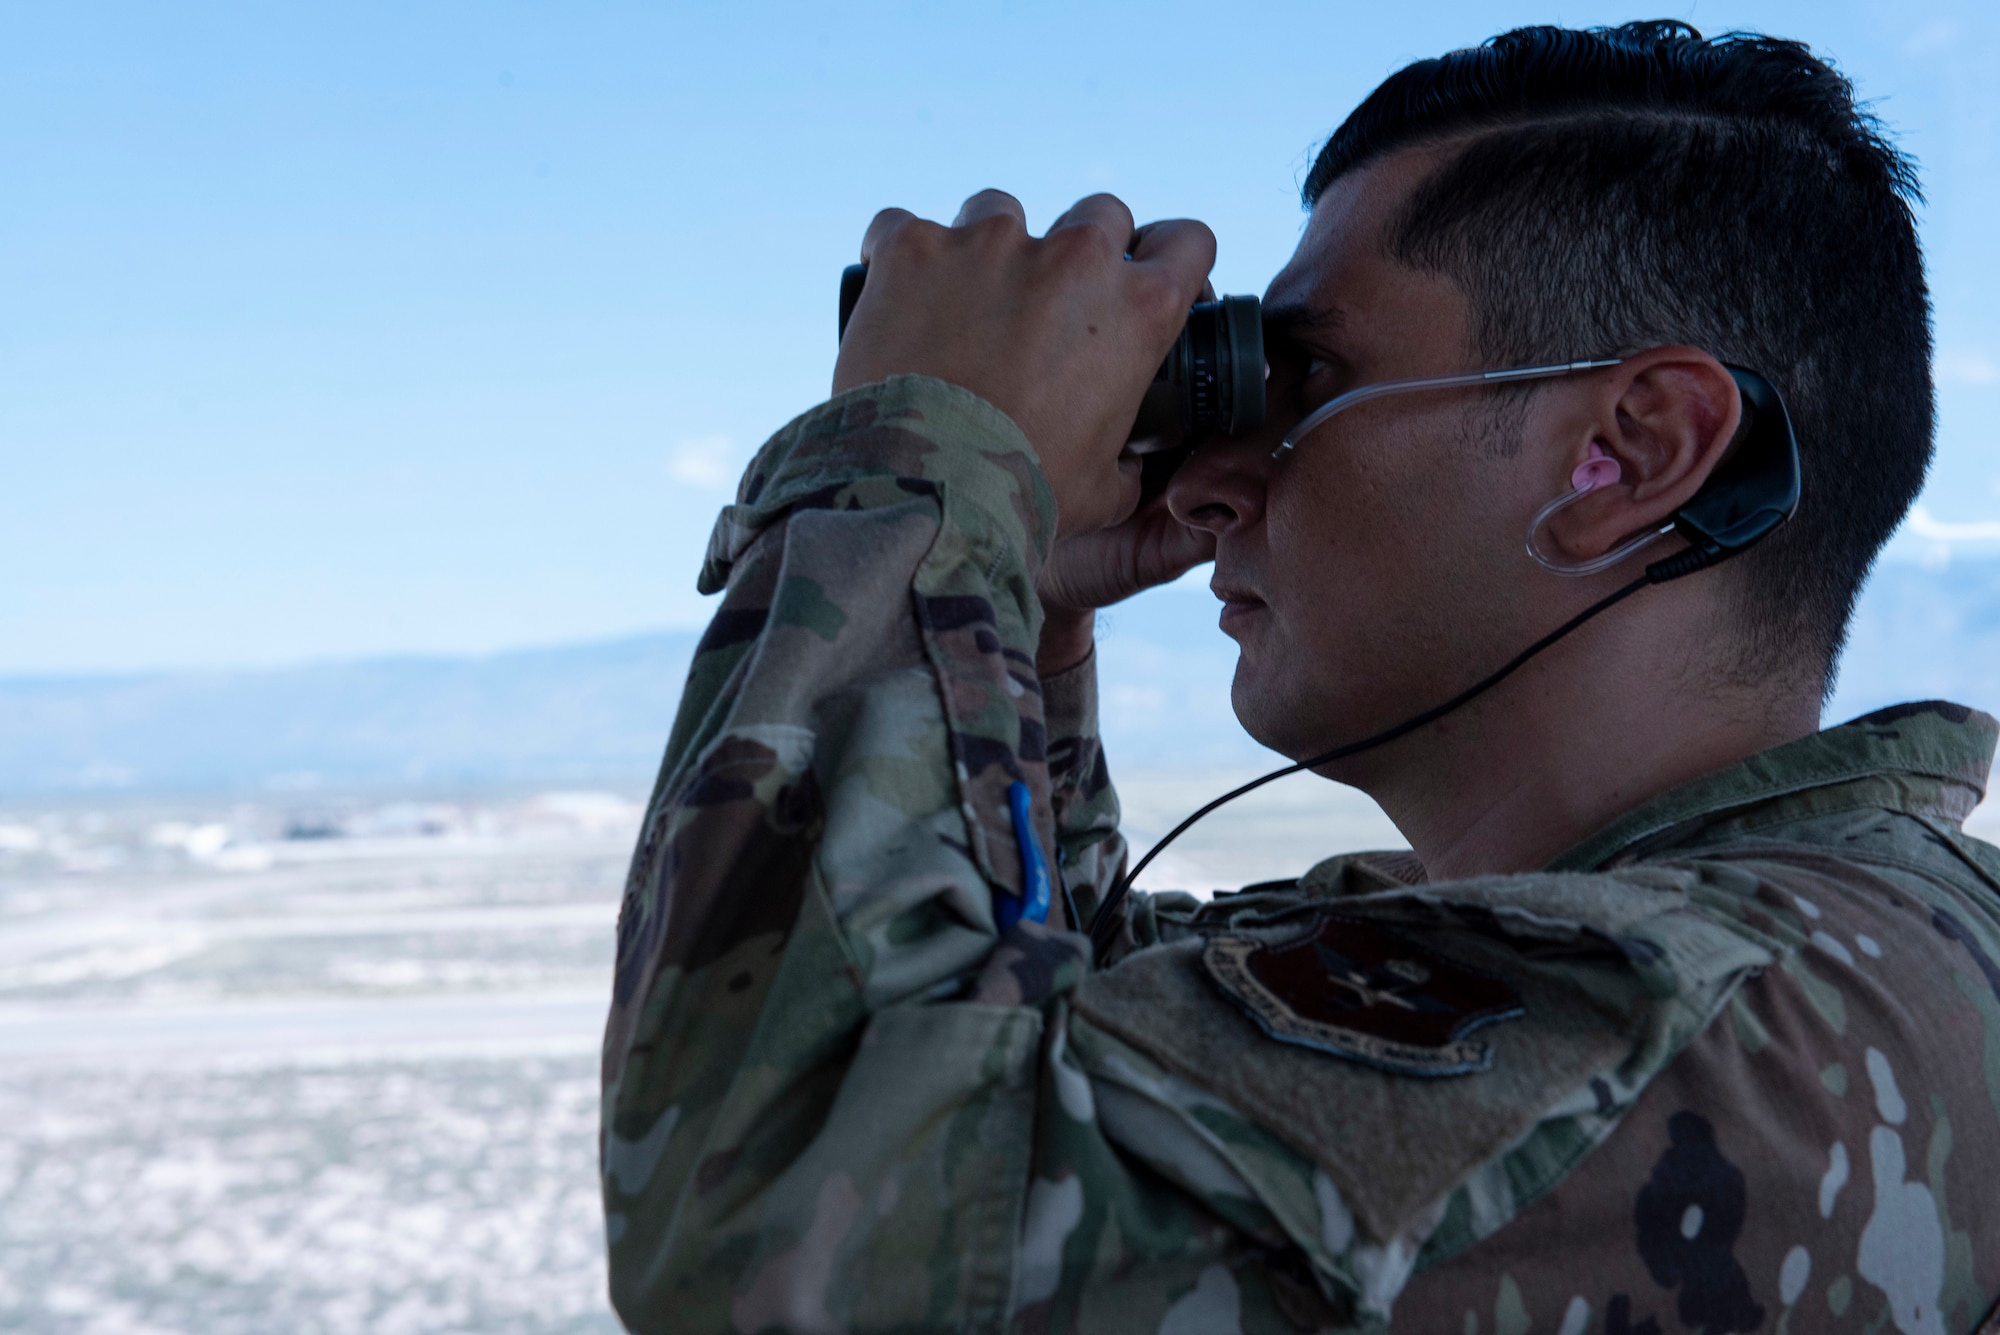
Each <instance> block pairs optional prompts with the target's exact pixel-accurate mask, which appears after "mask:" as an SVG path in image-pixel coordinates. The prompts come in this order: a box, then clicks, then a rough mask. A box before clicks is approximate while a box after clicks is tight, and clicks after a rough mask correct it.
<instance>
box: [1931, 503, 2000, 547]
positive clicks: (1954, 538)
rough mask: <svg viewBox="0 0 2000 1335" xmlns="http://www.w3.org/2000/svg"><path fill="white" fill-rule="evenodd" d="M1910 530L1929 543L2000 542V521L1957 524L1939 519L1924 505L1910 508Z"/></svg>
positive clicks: (1988, 520)
mask: <svg viewBox="0 0 2000 1335" xmlns="http://www.w3.org/2000/svg"><path fill="white" fill-rule="evenodd" d="M1909 530H1910V534H1911V536H1913V537H1918V538H1923V539H1925V540H1926V541H1929V542H1945V543H1951V542H2000V519H1977V520H1973V521H1972V522H1971V523H1965V524H1955V523H1950V522H1948V521H1946V520H1943V519H1939V518H1937V517H1936V516H1935V515H1933V514H1932V513H1931V512H1930V510H1929V509H1928V508H1926V507H1925V506H1922V505H1913V506H1911V507H1910V519H1909Z"/></svg>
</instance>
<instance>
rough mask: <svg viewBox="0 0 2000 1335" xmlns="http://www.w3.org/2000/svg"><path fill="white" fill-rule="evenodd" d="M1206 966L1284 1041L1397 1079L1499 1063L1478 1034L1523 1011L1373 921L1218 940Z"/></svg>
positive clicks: (1500, 986) (1472, 973)
mask: <svg viewBox="0 0 2000 1335" xmlns="http://www.w3.org/2000/svg"><path fill="white" fill-rule="evenodd" d="M1201 962H1202V967H1203V968H1205V969H1206V970H1207V972H1208V976H1209V980H1210V981H1211V982H1213V983H1214V984H1215V985H1216V987H1217V988H1219V989H1220V990H1221V991H1222V993H1223V995H1224V996H1227V997H1228V998H1229V999H1230V1000H1231V1001H1234V1002H1235V1003H1236V1004H1237V1005H1239V1006H1241V1007H1242V1008H1243V1010H1244V1011H1245V1012H1246V1013H1247V1014H1248V1015H1249V1016H1250V1018H1251V1019H1252V1020H1255V1021H1256V1022H1257V1025H1258V1027H1259V1028H1261V1029H1262V1030H1263V1031H1264V1032H1265V1033H1267V1034H1269V1035H1270V1036H1271V1037H1272V1038H1275V1039H1277V1040H1278V1041H1279V1042H1281V1043H1296V1044H1299V1045H1300V1046H1301V1047H1308V1048H1315V1049H1317V1050H1319V1051H1321V1052H1325V1053H1330V1054H1332V1055H1333V1056H1336V1057H1345V1058H1347V1059H1348V1060H1349V1061H1357V1062H1362V1063H1364V1064H1366V1065H1368V1066H1374V1067H1377V1068H1379V1069H1381V1070H1384V1071H1394V1072H1396V1073H1398V1074H1400V1075H1424V1076H1442V1075H1466V1074H1469V1073H1471V1072H1473V1071H1483V1070H1485V1069H1487V1068H1488V1067H1489V1066H1491V1065H1492V1064H1493V1045H1492V1044H1490V1043H1485V1042H1482V1041H1480V1040H1478V1039H1472V1038H1467V1037H1466V1035H1468V1034H1470V1033H1471V1032H1472V1031H1473V1030H1475V1029H1478V1028H1481V1027H1482V1026H1484V1025H1489V1024H1494V1023H1497V1022H1498V1021H1501V1020H1512V1019H1516V1018H1518V1017H1519V1016H1520V1015H1521V1014H1522V1009H1521V1001H1520V998H1519V997H1518V996H1516V995H1515V993H1514V990H1513V988H1511V987H1509V986H1508V985H1507V984H1506V983H1505V982H1504V981H1502V980H1501V979H1499V978H1496V977H1494V976H1493V975H1491V974H1489V973H1486V972H1484V971H1483V970H1480V969H1475V968H1473V967H1471V966H1470V965H1466V964H1460V963H1458V962H1456V961H1455V960H1449V959H1446V958H1445V957H1443V956H1442V955H1439V954H1437V953H1436V952H1435V951H1431V950H1427V949H1425V948H1424V947H1423V946H1420V945H1418V944H1416V943H1415V942H1413V941H1411V940H1409V939H1408V938H1406V937H1404V936H1403V935H1401V934H1400V933H1397V932H1394V931H1391V930H1390V929H1388V928H1386V927H1383V926H1381V925H1379V924H1377V923H1372V922H1368V921H1366V920H1364V919H1360V918H1350V917H1346V916H1344V915H1341V914H1332V913H1329V914H1324V915H1322V916H1321V917H1320V918H1319V919H1318V921H1317V922H1316V923H1315V924H1314V927H1313V929H1312V930H1311V931H1309V932H1307V933H1306V934H1305V935H1303V936H1298V937H1293V938H1291V939H1290V940H1286V941H1279V942H1276V943H1272V942H1270V941H1266V940H1260V939H1258V938H1256V937H1250V936H1236V935H1224V936H1217V937H1214V938H1212V939H1211V940H1210V941H1209V943H1208V946H1207V948H1206V949H1205V950H1203V951H1202V957H1201Z"/></svg>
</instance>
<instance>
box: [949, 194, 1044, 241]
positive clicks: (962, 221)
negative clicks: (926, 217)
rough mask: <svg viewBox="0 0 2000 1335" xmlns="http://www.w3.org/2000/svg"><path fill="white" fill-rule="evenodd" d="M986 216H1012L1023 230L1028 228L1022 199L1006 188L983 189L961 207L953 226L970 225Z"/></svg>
mask: <svg viewBox="0 0 2000 1335" xmlns="http://www.w3.org/2000/svg"><path fill="white" fill-rule="evenodd" d="M984 218H1012V219H1013V220H1014V221H1015V222H1016V223H1018V224H1019V225H1020V228H1021V230H1022V231H1024V232H1025V231H1027V230H1028V213H1027V210H1026V209H1023V208H1022V207H1021V201H1020V200H1018V199H1016V198H1014V197H1013V196H1012V195H1010V194H1008V193H1007V192H1006V191H1005V190H982V191H980V192H979V193H978V194H976V195H974V196H972V198H970V199H968V200H966V201H965V203H964V204H963V205H961V206H960V207H959V210H958V216H957V217H956V218H953V219H952V220H951V225H952V226H953V227H969V226H971V225H972V224H973V223H976V222H978V221H980V220H981V219H984Z"/></svg>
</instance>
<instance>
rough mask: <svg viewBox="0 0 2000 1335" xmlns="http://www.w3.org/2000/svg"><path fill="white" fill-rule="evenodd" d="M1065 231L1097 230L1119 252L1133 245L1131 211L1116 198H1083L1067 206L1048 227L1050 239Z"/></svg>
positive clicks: (1093, 196)
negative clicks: (1070, 228) (1067, 228)
mask: <svg viewBox="0 0 2000 1335" xmlns="http://www.w3.org/2000/svg"><path fill="white" fill-rule="evenodd" d="M1065 227H1096V228H1099V229H1101V230H1102V231H1103V233H1104V234H1105V235H1106V236H1108V237H1110V238H1111V239H1112V240H1113V241H1115V242H1117V243H1118V247H1119V249H1120V250H1121V251H1122V250H1127V249H1129V248H1130V247H1131V245H1132V231H1133V223H1132V210H1130V209H1128V208H1126V207H1125V201H1124V200H1122V199H1120V198H1118V196H1116V195H1086V196H1084V197H1083V198H1082V199H1079V200H1078V201H1076V203H1074V204H1072V205H1070V206H1069V211H1068V212H1067V213H1065V214H1063V216H1062V217H1060V218H1058V219H1056V220H1055V222H1054V223H1052V224H1051V225H1050V227H1049V234H1050V235H1051V236H1053V235H1054V234H1055V233H1057V232H1059V231H1061V230H1062V229H1063V228H1065Z"/></svg>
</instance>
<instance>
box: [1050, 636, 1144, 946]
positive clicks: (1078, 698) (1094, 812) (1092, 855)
mask: <svg viewBox="0 0 2000 1335" xmlns="http://www.w3.org/2000/svg"><path fill="white" fill-rule="evenodd" d="M1042 701H1043V707H1044V708H1045V710H1046V711H1047V717H1048V726H1049V797H1050V801H1051V804H1052V806H1053V807H1054V814H1055V827H1056V850H1057V865H1058V866H1059V867H1060V869H1061V872H1062V880H1063V884H1064V885H1065V886H1067V887H1068V888H1069V892H1070V895H1071V897H1072V898H1073V900H1074V902H1075V905H1076V909H1077V915H1078V917H1079V918H1080V919H1081V921H1080V922H1078V923H1074V924H1072V926H1074V927H1076V928H1077V929H1078V930H1083V929H1084V928H1087V927H1088V926H1089V923H1090V917H1091V915H1092V914H1093V913H1094V912H1095V911H1096V909H1097V906H1098V904H1100V903H1102V902H1103V900H1104V897H1105V896H1106V895H1107V894H1109V893H1110V892H1111V887H1112V886H1113V885H1114V884H1116V883H1117V880H1118V878H1119V877H1120V876H1122V875H1124V873H1125V857H1126V849H1125V836H1124V835H1122V834H1120V833H1119V831H1118V817H1119V814H1120V813H1119V808H1118V794H1117V792H1116V791H1115V790H1114V789H1113V788H1112V786H1111V774H1110V771H1109V770H1108V768H1107V767H1106V765H1105V761H1104V743H1103V740H1102V738H1101V737H1100V736H1099V735H1098V731H1097V655H1096V654H1095V653H1092V654H1091V655H1090V657H1088V658H1086V659H1084V660H1083V662H1081V663H1079V664H1077V665H1076V666H1075V667H1072V668H1070V669H1068V670H1067V671H1064V672H1060V673H1057V674H1056V675H1055V676H1053V677H1046V678H1044V679H1043V680H1042Z"/></svg>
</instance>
